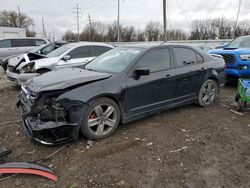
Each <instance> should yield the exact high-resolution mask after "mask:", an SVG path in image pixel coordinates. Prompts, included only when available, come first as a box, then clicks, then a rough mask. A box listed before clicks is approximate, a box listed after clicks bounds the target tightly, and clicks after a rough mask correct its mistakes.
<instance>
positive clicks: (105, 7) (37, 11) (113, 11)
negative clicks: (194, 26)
mask: <svg viewBox="0 0 250 188" xmlns="http://www.w3.org/2000/svg"><path fill="white" fill-rule="evenodd" d="M77 3H79V7H80V8H81V18H80V28H83V27H84V26H85V25H86V24H87V23H88V22H87V15H88V14H89V15H90V16H91V18H92V21H102V22H104V23H111V22H113V21H114V20H116V19H117V0H0V10H17V9H18V6H19V7H20V9H21V12H23V13H26V14H27V15H28V16H30V17H31V18H33V19H34V22H35V28H34V29H35V31H36V32H37V33H38V36H40V35H41V28H42V27H41V26H42V21H41V18H42V17H43V18H44V21H45V29H46V31H47V32H51V33H54V34H55V36H56V38H57V39H58V38H60V37H61V35H62V33H63V32H64V31H66V30H68V29H71V30H73V31H76V18H75V15H74V14H73V13H72V12H73V10H74V7H76V4H77ZM238 3H239V1H238V0H223V1H218V0H167V5H168V6H167V13H168V27H171V28H178V29H183V30H185V31H189V30H190V28H191V24H190V23H191V22H192V20H195V19H203V18H216V17H225V18H228V19H232V20H235V19H236V14H237V10H238ZM249 10H250V1H249V0H243V2H242V6H241V11H240V16H239V20H244V19H247V18H250V11H249ZM151 20H152V21H160V22H162V0H121V13H120V22H121V24H122V25H124V26H128V25H133V26H135V27H136V28H139V29H143V28H144V26H145V24H146V23H147V22H149V21H151Z"/></svg>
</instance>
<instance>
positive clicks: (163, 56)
mask: <svg viewBox="0 0 250 188" xmlns="http://www.w3.org/2000/svg"><path fill="white" fill-rule="evenodd" d="M170 66H171V65H170V52H169V49H167V48H163V49H157V50H153V51H150V52H149V53H147V54H146V55H145V56H143V57H142V59H141V60H140V62H139V64H138V67H147V68H149V69H150V72H156V71H161V70H166V69H168V68H170Z"/></svg>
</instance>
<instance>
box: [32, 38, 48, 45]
mask: <svg viewBox="0 0 250 188" xmlns="http://www.w3.org/2000/svg"><path fill="white" fill-rule="evenodd" d="M32 40H33V44H34V46H40V45H43V44H46V42H45V40H43V39H32Z"/></svg>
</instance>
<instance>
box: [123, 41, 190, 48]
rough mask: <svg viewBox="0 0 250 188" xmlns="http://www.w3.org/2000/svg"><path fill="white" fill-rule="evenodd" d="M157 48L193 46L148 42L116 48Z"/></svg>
mask: <svg viewBox="0 0 250 188" xmlns="http://www.w3.org/2000/svg"><path fill="white" fill-rule="evenodd" d="M157 46H179V47H191V48H194V47H193V46H191V45H189V44H180V43H166V42H149V43H137V44H126V45H119V46H118V47H120V48H122V47H128V48H143V49H150V48H154V47H157Z"/></svg>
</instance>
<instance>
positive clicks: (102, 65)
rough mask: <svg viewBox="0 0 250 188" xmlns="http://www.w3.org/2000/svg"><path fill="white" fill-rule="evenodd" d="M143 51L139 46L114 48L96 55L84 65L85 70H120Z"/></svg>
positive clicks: (113, 71)
mask: <svg viewBox="0 0 250 188" xmlns="http://www.w3.org/2000/svg"><path fill="white" fill-rule="evenodd" d="M142 51H143V49H139V48H115V49H113V50H110V51H108V52H106V53H104V54H102V55H101V56H99V57H97V58H96V59H94V60H93V61H91V62H90V63H89V64H87V65H86V66H85V69H87V70H93V71H100V72H108V73H119V72H122V71H123V70H124V69H125V68H126V67H127V66H128V65H129V64H130V63H131V62H132V61H133V60H134V59H135V58H136V57H137V56H138V54H140V53H141V52H142Z"/></svg>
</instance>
